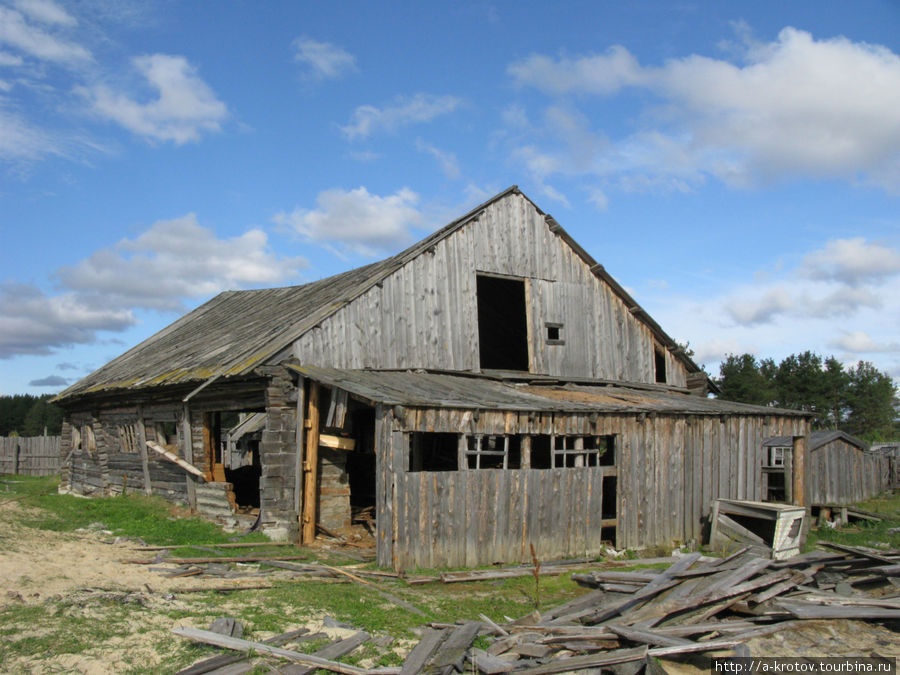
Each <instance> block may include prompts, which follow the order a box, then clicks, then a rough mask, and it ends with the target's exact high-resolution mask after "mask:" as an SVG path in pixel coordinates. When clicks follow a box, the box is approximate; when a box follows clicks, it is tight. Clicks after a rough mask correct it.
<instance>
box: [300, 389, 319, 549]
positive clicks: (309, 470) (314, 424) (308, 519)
mask: <svg viewBox="0 0 900 675" xmlns="http://www.w3.org/2000/svg"><path fill="white" fill-rule="evenodd" d="M306 420H307V421H306V424H307V425H308V428H307V430H306V448H305V450H306V456H305V457H304V459H303V477H304V481H303V517H302V520H301V523H300V526H301V534H300V543H302V544H308V543H310V542H312V541H315V539H316V499H317V498H318V492H317V490H316V482H317V480H316V477H317V473H318V468H319V466H318V465H319V383H318V382H316V381H315V380H310V382H309V403H308V414H307V416H306Z"/></svg>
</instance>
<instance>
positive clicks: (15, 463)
mask: <svg viewBox="0 0 900 675" xmlns="http://www.w3.org/2000/svg"><path fill="white" fill-rule="evenodd" d="M19 450H20V447H19V441H16V442H15V443H13V455H12V473H13V475H16V474H18V473H19Z"/></svg>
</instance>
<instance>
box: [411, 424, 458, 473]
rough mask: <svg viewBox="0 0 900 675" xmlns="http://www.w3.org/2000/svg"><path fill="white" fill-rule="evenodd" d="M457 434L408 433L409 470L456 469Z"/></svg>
mask: <svg viewBox="0 0 900 675" xmlns="http://www.w3.org/2000/svg"><path fill="white" fill-rule="evenodd" d="M458 457H459V434H438V433H433V432H427V431H414V432H412V433H411V434H410V435H409V470H410V471H458V470H459V462H458Z"/></svg>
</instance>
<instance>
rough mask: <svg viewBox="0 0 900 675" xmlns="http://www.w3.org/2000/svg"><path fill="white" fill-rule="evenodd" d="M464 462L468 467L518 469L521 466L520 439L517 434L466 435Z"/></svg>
mask: <svg viewBox="0 0 900 675" xmlns="http://www.w3.org/2000/svg"><path fill="white" fill-rule="evenodd" d="M466 464H467V468H469V469H519V468H521V466H522V439H521V438H520V437H519V436H490V435H481V434H477V435H475V436H467V437H466Z"/></svg>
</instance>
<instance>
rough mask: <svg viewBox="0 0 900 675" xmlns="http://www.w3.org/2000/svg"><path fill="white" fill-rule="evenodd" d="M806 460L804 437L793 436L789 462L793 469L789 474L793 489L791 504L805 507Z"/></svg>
mask: <svg viewBox="0 0 900 675" xmlns="http://www.w3.org/2000/svg"><path fill="white" fill-rule="evenodd" d="M806 459H807V443H806V436H795V437H794V447H793V452H791V462H792V468H793V472H792V474H791V485H792V487H793V490H792V492H793V503H794V504H796V505H797V506H807V503H806Z"/></svg>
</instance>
